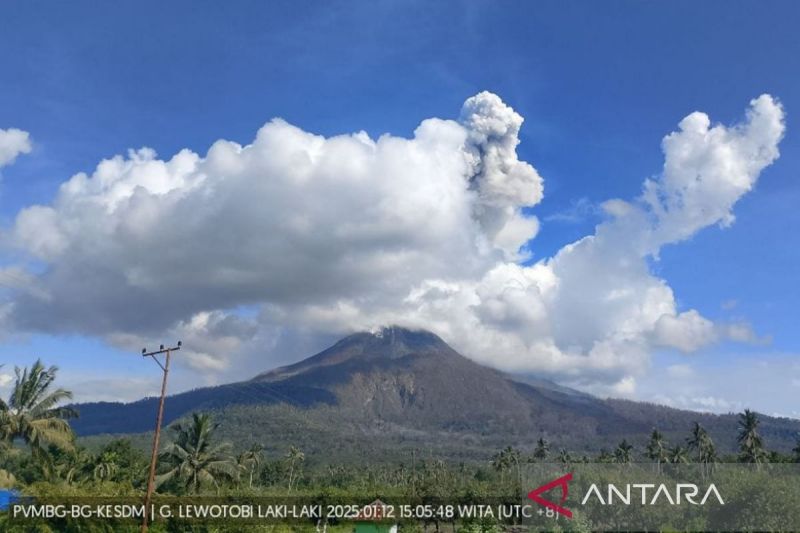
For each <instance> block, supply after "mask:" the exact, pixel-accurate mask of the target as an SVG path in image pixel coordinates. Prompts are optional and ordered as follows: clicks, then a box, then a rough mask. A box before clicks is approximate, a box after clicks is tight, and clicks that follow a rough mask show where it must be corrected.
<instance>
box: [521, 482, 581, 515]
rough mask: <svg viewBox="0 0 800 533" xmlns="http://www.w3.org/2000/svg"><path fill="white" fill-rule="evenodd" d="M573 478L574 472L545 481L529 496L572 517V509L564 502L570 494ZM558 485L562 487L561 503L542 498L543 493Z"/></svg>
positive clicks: (540, 503)
mask: <svg viewBox="0 0 800 533" xmlns="http://www.w3.org/2000/svg"><path fill="white" fill-rule="evenodd" d="M571 479H572V472H570V473H569V474H566V475H564V476H561V477H560V478H558V479H554V480H553V481H551V482H550V483H545V484H544V485H542V486H541V487H538V488H535V489H533V490H532V491H530V492H529V493H528V498H530V499H531V500H533V501H535V502H536V503H538V504H539V505H543V506H544V507H546V508H547V509H552V510H553V511H555V512H556V513H558V514H560V515H564V516H566V517H567V518H572V511H570V510H569V509H567V508H566V507H564V506H563V505H564V502H565V501H567V496H568V495H569V482H570V480H571ZM556 487H561V501H560V502H559V503H557V504H556V503H553V502H551V501H550V500H547V499H545V498H542V496H541V494H542V493H544V492H547V491H549V490H552V489H554V488H556Z"/></svg>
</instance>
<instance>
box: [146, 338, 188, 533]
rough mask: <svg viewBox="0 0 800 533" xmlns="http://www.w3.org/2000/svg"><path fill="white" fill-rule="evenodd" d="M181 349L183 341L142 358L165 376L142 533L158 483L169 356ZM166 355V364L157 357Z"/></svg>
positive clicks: (148, 479)
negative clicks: (152, 363)
mask: <svg viewBox="0 0 800 533" xmlns="http://www.w3.org/2000/svg"><path fill="white" fill-rule="evenodd" d="M180 349H181V341H178V345H177V346H174V347H172V348H164V345H163V344H162V345H161V346H160V347H159V349H158V350H156V351H154V352H148V351H147V348H142V357H152V358H153V361H155V362H156V363H158V366H160V367H161V370H162V371H163V372H164V376H163V378H162V379H161V399H160V400H159V401H158V415H156V432H155V434H154V435H153V453H152V455H151V456H150V474H149V476H148V477H147V492H145V495H144V518H143V519H142V533H147V525H148V524H147V518H148V516H149V515H148V513H149V512H150V501H151V499H152V498H153V491H154V490H155V482H156V463H157V462H158V439H159V437H160V436H161V422H162V421H163V420H164V398H166V396H167V376H168V375H169V356H170V353H171V352H175V351H178V350H180ZM162 353H163V354H166V355H165V359H164V364H163V365H162V364H161V361H159V360H158V358H157V357H156V356H157V355H159V354H162Z"/></svg>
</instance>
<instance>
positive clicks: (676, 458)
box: [667, 445, 689, 464]
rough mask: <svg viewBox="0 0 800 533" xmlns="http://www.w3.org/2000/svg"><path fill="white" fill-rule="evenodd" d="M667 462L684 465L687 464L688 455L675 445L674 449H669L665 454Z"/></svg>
mask: <svg viewBox="0 0 800 533" xmlns="http://www.w3.org/2000/svg"><path fill="white" fill-rule="evenodd" d="M667 455H668V458H669V462H670V463H673V464H685V463H688V462H689V454H688V453H687V451H686V448H684V447H683V446H681V445H676V446H675V447H674V448H670V450H669V452H668V453H667Z"/></svg>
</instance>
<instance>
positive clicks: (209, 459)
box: [156, 413, 237, 494]
mask: <svg viewBox="0 0 800 533" xmlns="http://www.w3.org/2000/svg"><path fill="white" fill-rule="evenodd" d="M217 428H219V424H215V423H213V422H212V421H211V416H210V415H208V414H198V413H194V414H192V421H191V423H189V424H183V423H178V424H175V426H174V427H173V430H174V432H175V441H174V442H173V443H172V444H170V445H169V446H168V447H167V449H166V451H165V452H164V453H163V454H162V455H161V458H162V460H163V461H164V463H165V464H167V465H168V467H169V469H168V470H167V471H166V472H165V473H163V474H161V475H159V476H157V477H156V485H157V486H161V485H162V484H164V483H166V482H168V481H171V480H177V481H179V482H181V483H182V484H183V486H184V488H185V489H186V490H187V491H188V492H190V493H193V494H196V493H197V492H198V491H199V490H200V489H201V488H202V487H203V486H207V485H213V486H214V487H215V488H217V489H219V482H220V480H222V479H233V478H235V477H236V473H237V471H236V465H235V463H234V462H233V461H232V460H231V458H230V456H229V455H228V453H227V452H228V449H229V447H230V446H229V445H228V444H218V445H214V444H213V443H212V441H213V435H214V432H215V431H216V430H217Z"/></svg>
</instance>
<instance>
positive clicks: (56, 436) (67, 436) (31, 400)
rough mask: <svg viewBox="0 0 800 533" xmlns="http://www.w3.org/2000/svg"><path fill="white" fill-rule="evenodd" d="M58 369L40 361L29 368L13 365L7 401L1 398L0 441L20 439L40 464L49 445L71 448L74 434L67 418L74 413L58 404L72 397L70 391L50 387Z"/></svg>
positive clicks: (74, 413) (45, 458)
mask: <svg viewBox="0 0 800 533" xmlns="http://www.w3.org/2000/svg"><path fill="white" fill-rule="evenodd" d="M57 372H58V367H56V366H51V367H50V368H45V367H44V365H43V364H42V362H41V360H37V361H36V362H35V363H34V364H33V366H31V367H30V368H25V369H20V368H19V367H16V368H14V374H15V376H16V379H15V381H14V386H13V388H12V389H11V395H10V397H9V399H8V403H6V402H4V401H3V400H1V399H0V440H3V441H6V442H7V443H10V442H13V441H14V440H16V439H21V440H22V441H23V442H24V443H25V444H26V445H27V446H28V447H29V448H30V450H31V454H32V455H33V456H34V457H36V458H37V460H39V461H40V462H42V463H43V464H45V463H47V462H48V459H49V458H48V456H47V448H48V446H49V445H54V446H56V447H58V448H61V449H63V450H71V449H72V448H73V441H74V435H73V433H72V429H71V428H70V426H69V422H67V420H68V419H70V418H74V417H76V416H77V413H76V412H75V411H74V410H73V409H70V408H69V407H62V406H59V404H60V403H61V402H63V401H64V400H69V399H70V398H72V392H70V391H68V390H65V389H61V388H58V389H52V385H53V382H54V381H55V379H56V374H57Z"/></svg>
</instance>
